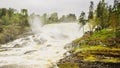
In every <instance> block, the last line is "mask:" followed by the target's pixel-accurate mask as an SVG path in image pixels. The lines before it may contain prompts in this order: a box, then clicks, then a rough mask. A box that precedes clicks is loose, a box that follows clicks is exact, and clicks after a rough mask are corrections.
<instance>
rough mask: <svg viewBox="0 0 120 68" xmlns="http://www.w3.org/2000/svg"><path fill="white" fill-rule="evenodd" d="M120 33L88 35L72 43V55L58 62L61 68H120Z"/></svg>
mask: <svg viewBox="0 0 120 68" xmlns="http://www.w3.org/2000/svg"><path fill="white" fill-rule="evenodd" d="M119 32H120V31H117V32H114V31H112V30H111V29H104V30H101V31H95V32H94V33H93V34H90V33H86V34H84V35H83V37H82V38H78V39H76V40H74V41H73V42H72V46H73V48H72V50H71V51H70V52H71V55H69V56H66V57H65V58H63V59H61V60H60V61H59V62H58V66H59V67H60V68H119V67H120V58H119V57H120V36H119V34H120V33H119Z"/></svg>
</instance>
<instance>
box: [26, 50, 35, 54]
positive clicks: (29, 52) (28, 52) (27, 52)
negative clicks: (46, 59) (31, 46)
mask: <svg viewBox="0 0 120 68" xmlns="http://www.w3.org/2000/svg"><path fill="white" fill-rule="evenodd" d="M35 51H37V50H31V51H26V52H25V53H24V54H31V53H33V52H35Z"/></svg>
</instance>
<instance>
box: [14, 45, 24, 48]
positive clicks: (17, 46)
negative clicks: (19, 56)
mask: <svg viewBox="0 0 120 68" xmlns="http://www.w3.org/2000/svg"><path fill="white" fill-rule="evenodd" d="M20 47H22V46H21V45H20V44H15V45H14V46H13V48H20Z"/></svg>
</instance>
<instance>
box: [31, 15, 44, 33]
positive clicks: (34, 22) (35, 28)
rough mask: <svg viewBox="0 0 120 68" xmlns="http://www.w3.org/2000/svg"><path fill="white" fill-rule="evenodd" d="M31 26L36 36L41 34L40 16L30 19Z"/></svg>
mask: <svg viewBox="0 0 120 68" xmlns="http://www.w3.org/2000/svg"><path fill="white" fill-rule="evenodd" d="M29 24H30V27H31V30H32V32H33V33H35V34H36V33H40V32H41V27H42V22H41V21H40V17H39V16H35V15H34V16H31V17H29Z"/></svg>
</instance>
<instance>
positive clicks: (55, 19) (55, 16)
mask: <svg viewBox="0 0 120 68" xmlns="http://www.w3.org/2000/svg"><path fill="white" fill-rule="evenodd" d="M56 22H58V14H57V13H56V12H55V13H52V14H51V16H50V17H49V23H56Z"/></svg>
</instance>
